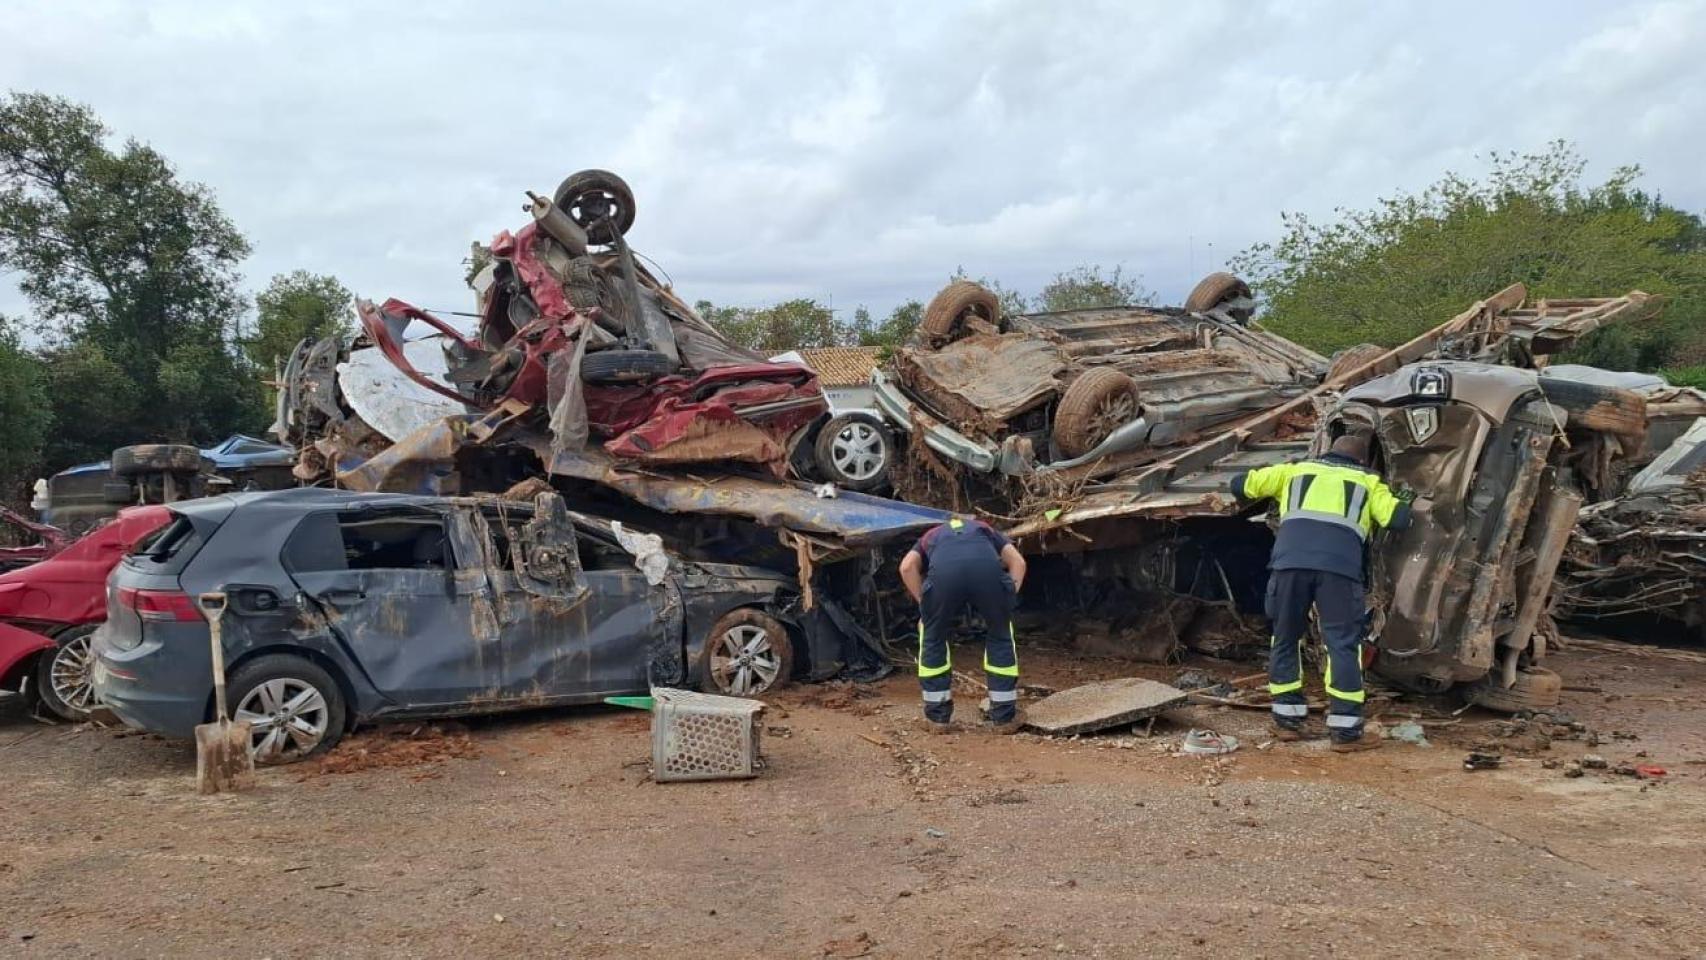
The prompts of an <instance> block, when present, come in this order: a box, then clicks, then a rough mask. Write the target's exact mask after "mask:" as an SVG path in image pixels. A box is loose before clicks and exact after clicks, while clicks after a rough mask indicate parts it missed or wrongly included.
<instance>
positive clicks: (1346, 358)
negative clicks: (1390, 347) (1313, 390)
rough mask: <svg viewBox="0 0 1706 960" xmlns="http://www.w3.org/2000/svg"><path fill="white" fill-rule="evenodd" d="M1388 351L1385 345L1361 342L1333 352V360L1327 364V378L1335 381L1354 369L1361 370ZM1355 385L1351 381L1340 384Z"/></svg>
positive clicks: (1342, 385)
mask: <svg viewBox="0 0 1706 960" xmlns="http://www.w3.org/2000/svg"><path fill="white" fill-rule="evenodd" d="M1386 353H1387V350H1386V348H1385V347H1383V346H1380V345H1379V344H1375V343H1359V344H1357V345H1356V346H1354V347H1346V348H1345V349H1343V350H1340V351H1339V352H1338V353H1335V354H1333V361H1332V362H1331V363H1329V364H1328V365H1327V380H1328V381H1335V380H1337V379H1338V378H1339V377H1342V376H1344V375H1345V374H1347V373H1350V372H1352V371H1354V370H1361V369H1362V368H1363V367H1366V366H1368V365H1369V364H1370V363H1372V362H1373V361H1374V360H1376V359H1378V358H1380V357H1383V356H1385V355H1386ZM1359 382H1360V381H1359ZM1355 385H1356V384H1351V383H1341V384H1339V386H1341V387H1350V386H1355Z"/></svg>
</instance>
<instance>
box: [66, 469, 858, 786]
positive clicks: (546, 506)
mask: <svg viewBox="0 0 1706 960" xmlns="http://www.w3.org/2000/svg"><path fill="white" fill-rule="evenodd" d="M172 510H173V517H174V518H173V521H172V525H171V526H170V527H168V528H167V529H166V530H165V531H164V532H163V533H162V534H161V535H160V536H159V537H158V538H157V539H156V540H155V541H154V542H152V543H151V544H150V545H149V546H148V548H147V549H145V550H141V551H138V552H136V553H133V554H132V555H130V556H128V557H126V558H125V560H124V562H123V563H122V564H121V565H120V567H119V569H118V570H117V571H116V572H115V573H114V575H113V577H112V579H111V583H110V585H109V591H108V617H109V620H108V624H107V626H106V628H105V629H103V630H101V631H100V632H99V633H98V635H97V640H96V644H95V647H96V653H97V667H96V682H97V687H98V690H99V693H100V696H101V698H102V700H103V702H104V703H105V704H106V705H108V706H109V707H110V708H111V709H112V710H113V711H114V712H115V713H116V714H117V715H118V716H119V717H120V718H121V719H123V720H124V721H125V722H127V723H129V724H131V725H133V726H136V727H140V728H142V729H147V730H152V731H155V732H158V733H162V734H166V735H169V736H173V737H188V736H190V734H191V732H192V730H193V728H194V727H195V725H196V724H198V723H202V722H204V721H206V720H207V719H208V718H209V716H210V711H211V709H212V708H211V705H210V704H211V695H212V685H211V684H212V681H211V670H210V667H209V663H208V656H207V644H208V634H209V630H208V625H207V623H206V622H205V620H203V618H202V616H201V614H200V613H199V611H198V610H197V608H196V606H195V604H194V603H193V602H192V601H191V598H192V597H193V596H195V595H198V594H200V593H202V592H206V591H210V590H223V591H224V592H225V593H226V594H227V595H228V597H229V604H230V605H229V608H228V612H227V613H226V615H225V619H224V621H223V634H224V638H223V642H224V649H225V659H226V663H227V669H228V673H229V677H230V680H229V683H230V702H231V703H232V704H234V707H233V710H234V714H235V716H236V717H237V718H238V719H246V720H251V721H252V722H254V724H255V725H256V731H255V746H256V750H257V753H258V755H259V756H261V757H262V758H263V759H268V760H288V759H294V758H297V757H299V756H303V755H307V754H309V753H313V752H316V751H319V750H323V749H326V748H328V747H329V746H330V745H331V743H333V742H335V740H336V739H337V738H338V737H339V736H341V735H342V733H343V732H344V731H345V730H347V729H348V728H349V727H350V726H351V725H353V724H355V723H358V722H363V721H369V720H377V719H383V718H404V717H443V716H456V715H466V714H474V713H488V712H496V711H502V710H513V709H521V708H528V707H538V706H546V705H566V704H580V703H592V702H596V701H598V700H600V699H602V698H603V697H605V696H609V695H614V694H627V693H639V692H644V691H645V690H646V689H648V687H649V686H651V685H653V684H667V685H683V684H698V685H701V686H704V687H706V688H709V689H715V690H719V691H722V692H731V693H743V694H749V693H753V692H757V691H760V690H763V689H767V688H769V687H770V686H772V685H775V684H780V683H785V682H788V681H789V680H791V679H793V678H795V677H818V676H823V675H825V674H828V673H834V672H836V671H837V670H839V669H840V667H841V661H840V660H839V659H838V658H839V656H840V653H841V649H842V648H841V646H840V641H841V638H840V635H839V634H837V633H835V632H834V631H833V628H832V627H830V626H829V625H828V624H827V623H826V622H824V621H823V619H822V618H804V617H801V616H800V615H799V613H798V609H797V602H798V595H797V593H796V592H795V590H794V587H793V581H792V579H791V578H788V577H786V576H783V575H778V574H775V573H772V572H769V571H766V570H761V569H757V568H752V567H739V566H730V565H726V564H712V563H699V562H694V561H688V560H683V559H680V558H679V557H672V556H670V555H669V554H668V553H666V552H665V551H664V550H663V547H662V545H661V543H660V542H658V541H656V540H655V539H653V538H650V537H647V536H646V535H644V534H640V533H638V532H636V531H632V530H629V529H627V528H624V527H621V526H619V525H613V524H608V523H604V522H602V521H599V520H597V519H595V518H591V517H584V516H574V515H570V514H569V513H568V512H567V511H566V510H565V509H564V507H563V503H562V500H561V498H560V497H558V496H557V495H556V494H552V493H543V494H540V495H539V496H538V498H537V499H536V500H535V501H534V502H532V503H527V502H517V501H505V500H498V499H496V498H482V499H470V498H458V499H451V498H439V497H412V496H403V495H387V494H377V495H374V494H367V495H363V494H353V493H348V492H343V491H330V490H316V489H300V490H292V491H282V492H278V493H270V494H235V495H230V496H225V497H216V498H208V499H204V500H198V501H191V502H188V503H185V504H180V505H175V506H174V507H173V508H172ZM641 567H644V568H645V569H644V570H642V569H641Z"/></svg>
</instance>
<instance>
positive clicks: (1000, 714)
mask: <svg viewBox="0 0 1706 960" xmlns="http://www.w3.org/2000/svg"><path fill="white" fill-rule="evenodd" d="M900 579H901V582H902V583H904V584H906V592H907V593H910V594H912V599H913V600H915V601H917V603H918V611H919V618H918V684H919V686H920V687H922V688H923V693H924V717H925V719H927V720H929V721H930V729H931V730H932V732H935V733H947V732H949V731H950V730H952V729H953V727H952V721H953V717H954V693H953V679H954V678H953V672H952V669H953V665H952V663H951V660H950V657H949V653H948V638H949V635H950V634H951V632H952V631H953V623H954V618H955V617H958V616H959V615H960V614H961V612H963V611H964V610H965V609H966V608H967V607H970V608H971V609H973V610H975V611H977V614H978V616H979V617H981V618H982V619H983V627H984V645H983V671H984V675H985V677H986V679H987V681H988V683H989V722H990V723H991V724H993V725H994V727H995V731H996V732H997V733H1017V732H1018V731H1019V729H1020V728H1021V727H1022V726H1023V725H1024V719H1023V717H1021V716H1020V715H1019V712H1018V708H1019V655H1018V651H1017V650H1016V649H1015V638H1014V634H1013V619H1012V617H1013V606H1014V604H1015V602H1016V601H1017V598H1018V595H1019V587H1020V586H1022V585H1023V584H1024V582H1025V558H1024V557H1023V556H1022V555H1020V553H1019V550H1018V548H1016V547H1014V546H1013V541H1011V540H1009V539H1007V538H1006V537H1005V536H1003V535H1002V534H1001V533H1000V532H999V531H997V530H995V528H993V527H991V526H990V525H989V524H987V523H984V522H983V521H982V520H974V519H971V518H969V517H955V518H953V519H952V520H949V521H948V522H947V523H944V524H940V525H938V526H935V527H932V528H930V529H929V530H928V531H926V532H925V534H924V536H922V537H920V538H918V543H917V544H916V545H915V546H914V547H913V548H912V549H911V550H909V551H907V554H906V557H905V558H904V559H902V560H901V562H900Z"/></svg>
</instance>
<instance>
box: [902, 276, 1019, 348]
mask: <svg viewBox="0 0 1706 960" xmlns="http://www.w3.org/2000/svg"><path fill="white" fill-rule="evenodd" d="M971 316H975V317H980V318H982V319H984V320H987V321H988V322H989V323H990V324H992V325H995V326H1000V324H1001V300H1000V298H998V297H997V296H996V295H995V294H994V293H993V292H991V291H990V290H989V288H987V287H985V286H983V285H982V284H977V283H972V282H971V281H970V280H955V281H954V282H952V283H950V284H948V285H947V286H945V287H943V288H942V290H941V292H939V293H937V294H936V295H935V296H934V297H931V298H930V303H929V305H928V306H926V307H925V308H924V319H923V320H921V321H919V324H918V329H919V331H920V332H921V333H922V335H923V337H924V340H925V342H926V343H927V344H928V345H930V346H932V347H940V346H943V345H945V344H948V343H952V342H953V341H955V340H958V339H959V338H960V336H961V334H963V333H964V332H965V321H966V319H967V317H971Z"/></svg>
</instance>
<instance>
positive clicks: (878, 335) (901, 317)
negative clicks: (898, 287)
mask: <svg viewBox="0 0 1706 960" xmlns="http://www.w3.org/2000/svg"><path fill="white" fill-rule="evenodd" d="M853 313H854V323H853V325H852V327H851V328H850V329H849V330H847V331H846V332H845V334H844V336H843V339H844V341H845V342H846V343H848V344H849V345H852V346H859V347H886V348H888V349H890V350H892V349H894V348H895V347H898V346H900V345H901V344H903V343H905V342H906V341H907V340H908V339H910V338H911V337H912V331H914V330H916V329H918V321H919V320H921V319H923V317H924V304H922V303H920V302H918V301H917V300H908V301H907V302H905V303H903V304H901V305H900V306H898V307H895V308H894V309H893V310H892V311H890V312H889V315H888V316H887V317H884V318H883V319H882V320H881V321H880V322H878V321H876V320H875V319H874V318H872V316H871V313H870V311H868V310H866V309H865V308H864V307H860V308H859V309H857V310H855V311H854V312H853Z"/></svg>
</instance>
